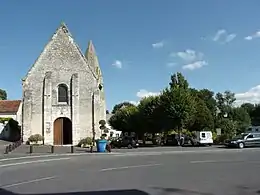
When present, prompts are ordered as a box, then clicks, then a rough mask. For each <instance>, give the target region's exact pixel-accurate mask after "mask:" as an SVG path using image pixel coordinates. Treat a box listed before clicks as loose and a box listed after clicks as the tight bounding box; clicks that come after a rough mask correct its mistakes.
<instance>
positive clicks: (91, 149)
mask: <svg viewBox="0 0 260 195" xmlns="http://www.w3.org/2000/svg"><path fill="white" fill-rule="evenodd" d="M102 88H103V87H102V85H101V84H99V85H98V88H97V89H96V90H94V91H93V93H92V95H91V103H92V135H93V137H92V145H91V148H90V152H91V153H93V147H94V143H95V139H96V138H95V137H96V131H95V93H96V92H99V91H101V90H102Z"/></svg>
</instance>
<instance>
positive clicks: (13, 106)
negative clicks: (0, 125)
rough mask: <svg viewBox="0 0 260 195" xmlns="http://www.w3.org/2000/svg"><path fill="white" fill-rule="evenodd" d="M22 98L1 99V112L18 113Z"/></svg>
mask: <svg viewBox="0 0 260 195" xmlns="http://www.w3.org/2000/svg"><path fill="white" fill-rule="evenodd" d="M20 103H21V100H0V113H17V111H18V109H19V106H20Z"/></svg>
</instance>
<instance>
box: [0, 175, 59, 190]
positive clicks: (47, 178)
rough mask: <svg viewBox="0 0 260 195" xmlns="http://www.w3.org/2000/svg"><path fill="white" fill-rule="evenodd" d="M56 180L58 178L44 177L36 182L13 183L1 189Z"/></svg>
mask: <svg viewBox="0 0 260 195" xmlns="http://www.w3.org/2000/svg"><path fill="white" fill-rule="evenodd" d="M55 178H57V176H53V177H43V178H39V179H34V180H29V181H24V182H19V183H13V184H9V185H4V186H0V187H1V188H10V187H14V186H20V185H24V184H29V183H36V182H40V181H46V180H51V179H55Z"/></svg>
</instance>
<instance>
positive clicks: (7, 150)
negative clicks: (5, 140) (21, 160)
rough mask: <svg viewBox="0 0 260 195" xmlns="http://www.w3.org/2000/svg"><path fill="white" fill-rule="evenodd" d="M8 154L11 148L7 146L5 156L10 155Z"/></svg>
mask: <svg viewBox="0 0 260 195" xmlns="http://www.w3.org/2000/svg"><path fill="white" fill-rule="evenodd" d="M8 153H9V147H8V146H6V147H5V154H8Z"/></svg>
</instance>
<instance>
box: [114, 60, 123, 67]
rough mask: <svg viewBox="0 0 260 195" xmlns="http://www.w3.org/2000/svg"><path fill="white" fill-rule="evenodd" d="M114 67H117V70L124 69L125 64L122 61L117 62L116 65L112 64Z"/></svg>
mask: <svg viewBox="0 0 260 195" xmlns="http://www.w3.org/2000/svg"><path fill="white" fill-rule="evenodd" d="M112 66H115V67H117V68H122V67H123V64H122V62H121V61H120V60H115V61H114V63H113V64H112Z"/></svg>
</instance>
